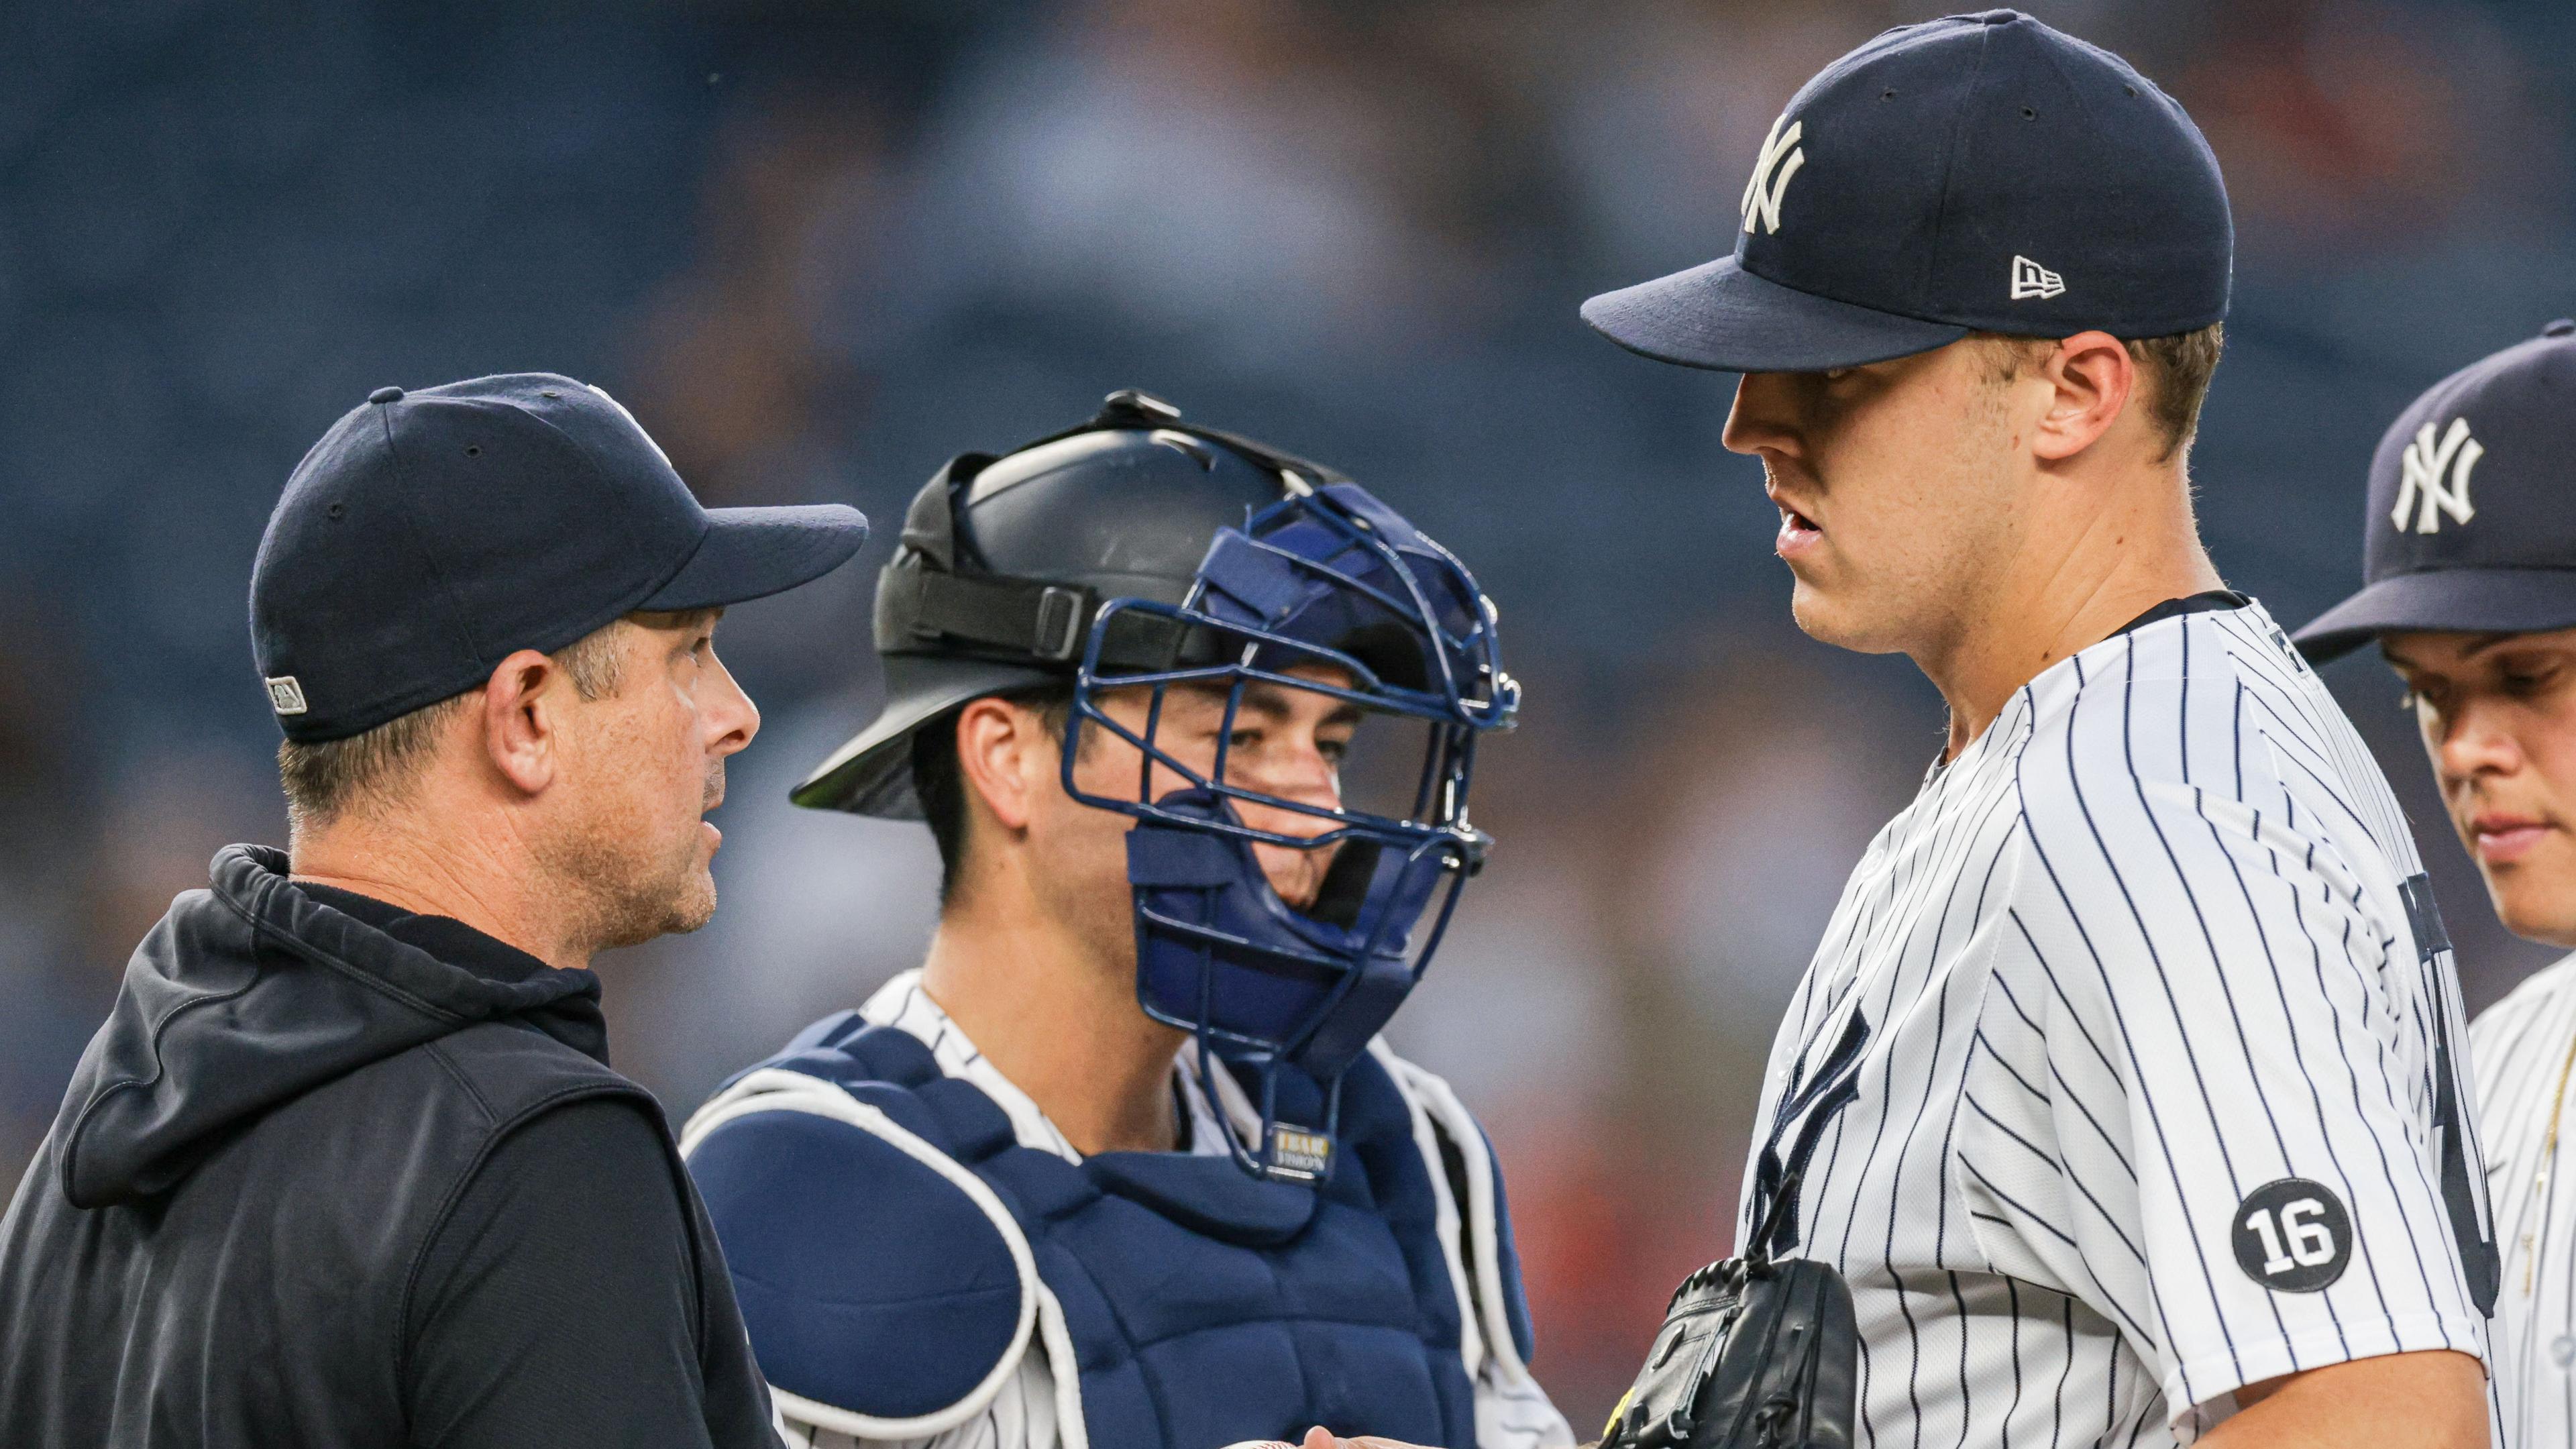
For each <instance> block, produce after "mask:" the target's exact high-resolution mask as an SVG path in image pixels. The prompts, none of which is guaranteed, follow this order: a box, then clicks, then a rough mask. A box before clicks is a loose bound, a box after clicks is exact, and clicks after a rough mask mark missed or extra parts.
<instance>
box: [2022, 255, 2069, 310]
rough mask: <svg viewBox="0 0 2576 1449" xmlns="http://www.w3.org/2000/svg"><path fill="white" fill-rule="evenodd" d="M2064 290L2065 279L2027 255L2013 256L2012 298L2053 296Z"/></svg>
mask: <svg viewBox="0 0 2576 1449" xmlns="http://www.w3.org/2000/svg"><path fill="white" fill-rule="evenodd" d="M2065 290H2066V279H2065V278H2064V277H2061V276H2059V275H2058V274H2056V273H2055V272H2052V271H2050V270H2049V269H2048V268H2046V267H2043V266H2041V265H2040V264H2039V263H2037V262H2034V261H2032V260H2031V259H2030V258H2028V257H2015V258H2013V264H2012V299H2013V300H2014V301H2016V302H2018V301H2021V300H2022V299H2023V298H2026V297H2054V296H2056V295H2057V294H2058V293H2060V292H2063V291H2065Z"/></svg>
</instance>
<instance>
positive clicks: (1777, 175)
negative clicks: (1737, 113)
mask: <svg viewBox="0 0 2576 1449" xmlns="http://www.w3.org/2000/svg"><path fill="white" fill-rule="evenodd" d="M1783 124H1786V125H1787V126H1788V128H1789V129H1787V130H1785V131H1783V130H1781V129H1780V127H1781V126H1782V125H1783ZM1806 130H1807V123H1806V122H1804V121H1792V120H1790V119H1789V118H1788V117H1787V116H1782V117H1781V118H1780V119H1779V120H1777V121H1773V122H1772V123H1771V134H1770V135H1768V136H1765V137H1763V138H1762V154H1761V155H1760V156H1758V157H1756V158H1754V162H1753V178H1752V179H1751V180H1749V181H1747V182H1745V183H1744V201H1743V203H1742V205H1741V206H1740V207H1739V209H1740V210H1741V211H1742V212H1743V213H1744V229H1745V230H1746V231H1748V232H1749V231H1751V230H1753V229H1754V223H1756V222H1759V223H1761V225H1762V229H1763V230H1765V231H1768V232H1770V233H1772V234H1773V235H1775V236H1776V235H1778V234H1779V231H1780V196H1781V193H1783V192H1785V191H1787V190H1788V189H1789V178H1790V177H1792V176H1795V175H1797V174H1798V168H1799V167H1801V166H1804V165H1806V164H1807V153H1806V152H1805V151H1804V150H1802V149H1800V148H1799V145H1798V138H1799V137H1800V136H1802V135H1804V134H1805V133H1806Z"/></svg>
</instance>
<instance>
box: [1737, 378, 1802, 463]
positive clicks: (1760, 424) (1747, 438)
mask: <svg viewBox="0 0 2576 1449" xmlns="http://www.w3.org/2000/svg"><path fill="white" fill-rule="evenodd" d="M1797 384H1798V375H1797V374H1796V373H1789V372H1748V373H1746V374H1744V376H1743V377H1742V378H1741V379H1739V380H1738V381H1737V382H1736V384H1735V405H1734V406H1733V407H1731V408H1729V409H1727V412H1726V431H1725V432H1724V433H1722V434H1720V435H1719V441H1721V442H1723V443H1724V444H1725V445H1726V448H1727V451H1728V452H1731V453H1762V452H1772V453H1784V454H1788V455H1790V456H1793V457H1794V456H1796V454H1797V452H1798V430H1797V421H1798V405H1797Z"/></svg>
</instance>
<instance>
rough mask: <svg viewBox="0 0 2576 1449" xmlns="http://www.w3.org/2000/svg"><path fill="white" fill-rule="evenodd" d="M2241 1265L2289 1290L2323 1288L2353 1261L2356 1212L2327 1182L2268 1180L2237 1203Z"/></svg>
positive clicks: (2279, 1288)
mask: <svg viewBox="0 0 2576 1449" xmlns="http://www.w3.org/2000/svg"><path fill="white" fill-rule="evenodd" d="M2235 1239H2236V1265H2237V1266H2238V1267H2240V1268H2243V1269H2244V1270H2245V1276H2246V1277H2248V1278H2251V1279H2253V1280H2254V1281H2255V1282H2257V1283H2260V1284H2262V1285H2263V1286H2264V1287H2266V1288H2271V1289H2275V1290H2277V1291H2279V1292H2283V1293H2317V1292H2321V1291H2323V1290H2324V1289H2325V1288H2326V1287H2327V1286H2328V1285H2329V1284H2331V1283H2333V1282H2334V1280H2336V1279H2337V1278H2340V1277H2342V1276H2343V1270H2344V1269H2345V1268H2346V1267H2347V1266H2349V1265H2350V1264H2351V1262H2352V1214H2350V1213H2348V1212H2345V1211H2344V1207H2343V1201H2342V1199H2340V1198H2338V1197H2336V1196H2335V1195H2334V1192H2333V1190H2332V1189H2330V1188H2328V1187H2327V1186H2326V1185H2325V1184H2324V1183H2321V1182H2311V1181H2309V1180H2308V1179H2307V1178H2304V1177H2285V1178H2282V1179H2281V1180H2280V1181H2278V1182H2267V1183H2265V1184H2264V1185H2262V1186H2261V1187H2258V1188H2256V1189H2254V1191H2253V1192H2251V1193H2249V1194H2247V1196H2246V1198H2245V1201H2243V1202H2241V1203H2239V1204H2237V1206H2236V1232H2235Z"/></svg>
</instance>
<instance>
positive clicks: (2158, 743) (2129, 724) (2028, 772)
mask: <svg viewBox="0 0 2576 1449" xmlns="http://www.w3.org/2000/svg"><path fill="white" fill-rule="evenodd" d="M2017 706H2018V707H2017V709H2016V710H2015V712H2014V722H2015V723H2017V724H2018V725H2019V728H2020V733H2021V736H2022V738H2021V740H2020V742H2019V744H2018V747H2017V749H2016V750H2015V752H2014V755H2015V760H2016V766H2017V770H2018V772H2019V775H2020V778H2021V782H2022V784H2023V786H2024V793H2025V796H2026V799H2027V801H2028V802H2029V803H2031V804H2034V805H2037V806H2040V807H2042V808H2052V809H2068V810H2081V809H2082V808H2084V804H2085V796H2086V795H2087V794H2088V793H2098V792H2099V791H2101V790H2103V789H2104V788H2105V787H2106V786H2119V787H2127V788H2137V789H2155V790H2156V791H2157V793H2158V794H2160V795H2161V794H2166V793H2168V792H2170V794H2171V798H2172V799H2173V800H2174V801H2175V802H2177V803H2184V804H2187V803H2189V802H2192V801H2197V800H2200V799H2203V798H2213V797H2214V798H2219V799H2239V800H2267V799H2271V798H2273V797H2275V796H2276V795H2277V794H2278V793H2279V790H2280V788H2281V787H2282V785H2283V784H2285V783H2287V782H2288V777H2287V775H2285V773H2284V765H2283V757H2282V755H2281V753H2280V752H2279V751H2277V750H2275V749H2274V748H2273V747H2272V744H2273V742H2274V741H2275V740H2277V739H2279V738H2280V737H2281V736H2283V735H2287V736H2289V737H2291V742H2292V745H2293V747H2294V748H2293V753H2295V754H2296V755H2298V756H2299V758H2300V759H2302V760H2305V761H2308V762H2310V763H2312V764H2315V765H2317V766H2318V767H2320V768H2322V769H2324V770H2326V772H2327V773H2329V774H2334V773H2339V766H2337V765H2335V764H2332V763H2329V761H2330V760H2331V759H2332V757H2333V756H2334V754H2335V750H2334V748H2333V747H2332V742H2331V739H2330V737H2331V736H2333V734H2334V732H2335V729H2336V727H2337V726H2338V725H2340V724H2341V723H2342V720H2341V714H2340V710H2339V709H2338V708H2337V707H2336V706H2335V704H2334V703H2333V701H2332V699H2331V698H2330V697H2329V696H2327V695H2326V694H2325V693H2324V691H2323V690H2322V688H2321V687H2319V686H2318V685H2317V683H2316V679H2315V675H2314V674H2313V673H2311V672H2310V671H2309V670H2308V668H2307V666H2306V664H2305V663H2304V662H2302V661H2301V660H2300V659H2299V657H2298V652H2297V650H2296V649H2295V648H2294V647H2292V646H2291V644H2290V642H2289V636H2288V635H2287V634H2286V633H2284V632H2283V631H2282V629H2281V628H2280V626H2279V625H2278V624H2276V623H2274V622H2273V621H2272V618H2271V616H2270V615H2269V614H2267V613H2265V612H2264V611H2263V608H2262V606H2261V605H2260V604H2256V603H2252V602H2250V601H2249V602H2247V603H2246V604H2245V605H2243V606H2242V607H2238V608H2212V609H2202V610H2196V611H2192V612H2187V613H2179V614H2174V615H2171V616H2168V617H2164V618H2159V619H2156V620H2154V621H2152V622H2150V623H2147V624H2143V625H2139V626H2137V627H2134V628H2131V629H2127V630H2124V631H2122V632H2121V633H2119V634H2115V635H2113V636H2112V637H2110V638H2108V639H2105V640H2103V641H2102V642H2100V643H2098V644H2095V645H2092V646H2091V647H2089V648H2086V649H2084V650H2081V651H2079V652H2078V653H2077V654H2075V655H2074V656H2073V657H2072V658H2069V659H2065V660H2062V661H2060V662H2059V663H2058V664H2056V665H2054V666H2052V667H2051V668H2050V669H2048V670H2047V671H2046V672H2044V673H2043V674H2041V675H2040V676H2039V678H2037V679H2034V680H2032V681H2031V683H2030V684H2029V685H2028V686H2026V687H2025V688H2024V690H2023V692H2022V696H2021V698H2020V699H2019V700H2018V701H2017ZM2033 783H2038V784H2040V785H2042V786H2044V787H2045V786H2062V787H2064V788H2060V789H2044V790H2043V791H2041V792H2038V793H2033V792H2032V791H2031V790H2030V789H2029V787H2030V786H2031V785H2032V784H2033ZM2150 803H2151V806H2152V803H2153V802H2150Z"/></svg>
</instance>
